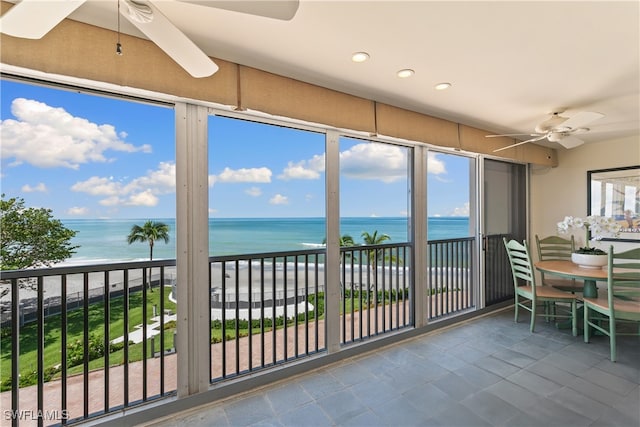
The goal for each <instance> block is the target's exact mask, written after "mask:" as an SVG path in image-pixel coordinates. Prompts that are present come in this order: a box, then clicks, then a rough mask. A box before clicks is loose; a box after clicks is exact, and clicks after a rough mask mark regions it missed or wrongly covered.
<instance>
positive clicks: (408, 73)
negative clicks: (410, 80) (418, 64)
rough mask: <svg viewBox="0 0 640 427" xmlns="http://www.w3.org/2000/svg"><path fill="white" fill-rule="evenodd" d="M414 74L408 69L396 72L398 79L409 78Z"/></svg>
mask: <svg viewBox="0 0 640 427" xmlns="http://www.w3.org/2000/svg"><path fill="white" fill-rule="evenodd" d="M415 73H416V72H415V71H413V70H412V69H410V68H405V69H404V70H400V71H398V77H400V78H401V79H406V78H407V77H411V76H413V75H414V74H415Z"/></svg>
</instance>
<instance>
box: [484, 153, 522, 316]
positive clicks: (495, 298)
mask: <svg viewBox="0 0 640 427" xmlns="http://www.w3.org/2000/svg"><path fill="white" fill-rule="evenodd" d="M483 174H484V181H483V189H482V192H483V195H484V197H483V202H484V208H483V238H482V239H483V241H482V253H483V258H484V265H483V267H484V296H485V298H484V300H485V305H491V304H495V303H498V302H500V301H504V300H507V299H510V298H512V297H513V281H512V278H511V270H510V267H509V260H508V259H507V256H506V253H505V250H504V244H503V241H502V239H503V237H504V238H507V239H518V240H520V241H522V240H523V239H524V238H525V237H526V233H527V227H526V217H527V216H526V209H527V203H526V200H527V199H526V194H527V184H526V166H525V165H520V164H514V163H507V162H500V161H496V160H490V159H485V160H484V173H483Z"/></svg>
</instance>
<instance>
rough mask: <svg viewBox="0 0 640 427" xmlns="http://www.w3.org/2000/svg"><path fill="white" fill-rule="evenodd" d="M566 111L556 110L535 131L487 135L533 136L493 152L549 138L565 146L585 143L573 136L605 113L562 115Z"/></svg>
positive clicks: (572, 146)
mask: <svg viewBox="0 0 640 427" xmlns="http://www.w3.org/2000/svg"><path fill="white" fill-rule="evenodd" d="M563 112H564V111H555V112H553V113H552V114H551V117H549V118H548V119H547V120H545V121H543V122H542V123H540V124H539V125H538V126H536V128H535V133H511V134H503V135H487V138H496V137H499V136H532V137H533V138H531V139H527V140H526V141H521V142H518V143H516V144H513V145H509V146H506V147H502V148H498V149H497V150H493V152H494V153H495V152H497V151H502V150H507V149H509V148H513V147H517V146H518V145H522V144H527V143H529V142H536V141H541V140H543V139H547V140H549V141H550V142H557V143H558V144H560V145H562V146H563V147H564V148H575V147H577V146H579V145H582V144H584V141H583V140H581V139H579V138H576V137H575V136H573V134H574V133H583V132H588V131H589V128H587V127H585V126H586V125H588V124H589V123H591V122H593V121H595V120H598V119H600V118H602V117H604V114H601V113H595V112H590V111H583V112H580V113H577V114H575V115H574V116H572V117H562V116H561V115H560V114H562V113H563Z"/></svg>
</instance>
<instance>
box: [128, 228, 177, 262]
mask: <svg viewBox="0 0 640 427" xmlns="http://www.w3.org/2000/svg"><path fill="white" fill-rule="evenodd" d="M158 240H163V241H164V242H165V243H169V226H168V225H167V224H165V223H164V222H155V221H147V222H145V223H144V224H143V225H142V226H140V225H138V224H136V225H134V226H132V227H131V231H130V232H129V235H128V236H127V242H128V243H129V244H132V243H134V242H143V243H144V242H149V260H151V261H153V245H154V244H155V242H156V241H158Z"/></svg>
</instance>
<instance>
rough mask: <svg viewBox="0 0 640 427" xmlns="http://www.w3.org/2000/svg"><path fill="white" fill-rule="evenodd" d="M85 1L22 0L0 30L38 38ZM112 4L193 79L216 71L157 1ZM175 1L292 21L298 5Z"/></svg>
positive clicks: (294, 0)
mask: <svg viewBox="0 0 640 427" xmlns="http://www.w3.org/2000/svg"><path fill="white" fill-rule="evenodd" d="M85 1H87V0H64V1H63V0H54V1H42V0H22V1H20V2H19V3H17V4H16V5H15V6H13V7H12V8H11V9H10V10H9V11H8V12H6V13H5V14H4V15H2V17H0V31H1V32H3V33H4V34H7V35H10V36H14V37H20V38H27V39H40V38H42V37H44V36H45V34H47V33H48V32H49V31H51V30H52V29H53V28H54V27H55V26H56V25H58V24H59V23H60V22H61V21H62V20H63V19H65V18H66V17H67V16H69V15H70V14H71V13H72V12H73V11H74V10H76V9H77V8H78V7H80V6H81V5H82V4H83V3H85ZM115 1H118V2H120V1H121V2H122V4H123V5H124V7H123V8H120V7H118V9H119V10H120V13H121V14H122V16H124V17H125V18H126V19H127V20H129V21H130V22H131V23H132V24H133V25H134V26H135V27H136V28H138V29H139V30H140V31H142V33H143V34H144V35H146V36H147V37H148V38H149V39H150V40H151V41H153V42H154V43H155V44H156V45H158V47H160V49H162V50H163V51H164V52H165V53H166V54H167V55H169V56H170V57H171V58H172V59H173V60H174V61H175V62H176V63H178V65H180V66H181V67H182V68H184V69H185V70H186V71H187V72H188V73H189V74H191V75H192V76H193V77H208V76H210V75H212V74H214V73H215V72H216V71H218V66H217V65H216V64H215V62H213V61H212V60H211V58H209V57H208V56H207V55H206V54H205V53H204V52H203V51H202V50H200V48H199V47H198V46H196V45H195V43H193V41H191V39H189V38H188V37H187V36H186V35H185V34H184V33H183V32H182V31H180V30H179V29H178V28H177V27H176V26H175V25H173V23H172V22H171V21H170V20H169V19H168V18H167V17H166V16H165V15H164V14H163V13H162V12H161V11H160V10H159V9H158V8H157V7H156V6H155V5H154V1H157V0H115ZM178 1H182V2H185V3H192V4H196V5H200V6H206V7H214V8H219V9H225V10H231V11H236V12H242V13H248V14H251V15H258V16H265V17H269V18H275V19H281V20H290V19H292V18H293V16H294V15H295V14H296V12H297V10H298V6H299V0H266V1H264V0H263V1H257V0H251V1H237V0H236V1H233V0H220V1H218V0H178ZM118 5H120V3H118Z"/></svg>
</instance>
